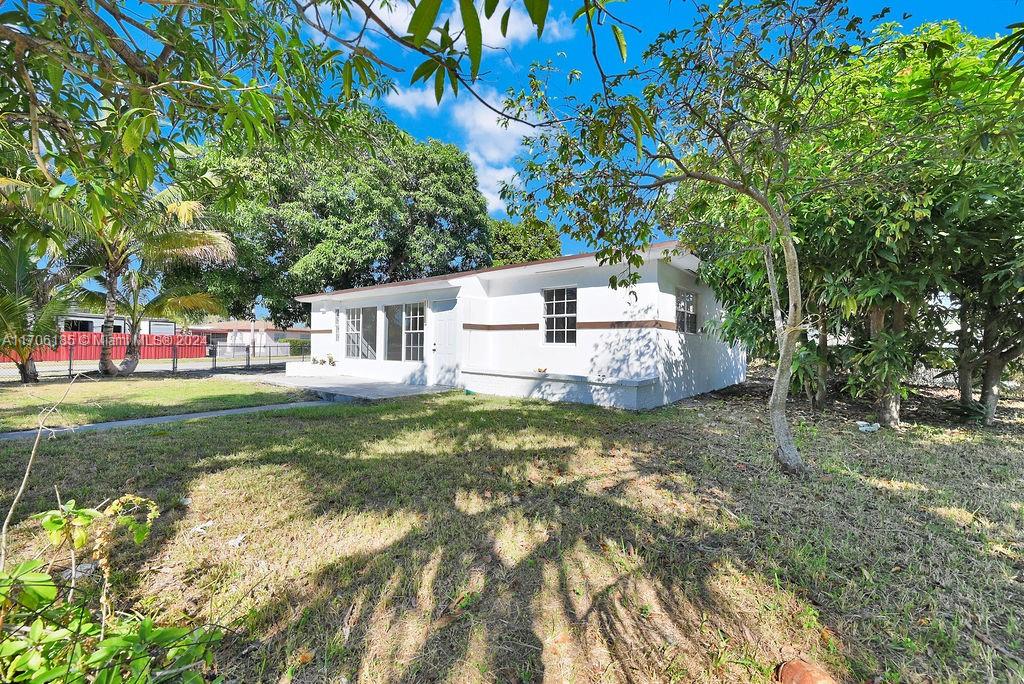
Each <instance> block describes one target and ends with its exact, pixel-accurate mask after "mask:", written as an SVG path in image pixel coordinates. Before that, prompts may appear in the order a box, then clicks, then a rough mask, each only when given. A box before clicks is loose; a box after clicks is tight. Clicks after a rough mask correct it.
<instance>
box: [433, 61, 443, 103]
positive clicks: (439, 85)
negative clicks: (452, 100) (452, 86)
mask: <svg viewBox="0 0 1024 684" xmlns="http://www.w3.org/2000/svg"><path fill="white" fill-rule="evenodd" d="M434 97H435V98H437V104H441V98H442V97H444V69H438V70H437V74H436V75H435V76H434Z"/></svg>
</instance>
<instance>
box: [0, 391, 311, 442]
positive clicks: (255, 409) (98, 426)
mask: <svg viewBox="0 0 1024 684" xmlns="http://www.w3.org/2000/svg"><path fill="white" fill-rule="evenodd" d="M329 405H330V402H328V401H323V400H321V401H293V402H291V403H288V404H269V405H267V406H246V407H243V408H233V409H219V410H217V411H199V412H196V413H178V414H175V415H171V416H152V417H150V418H132V419H130V420H112V421H110V422H107V423H90V424H88V425H79V426H77V427H66V428H52V429H47V430H45V431H44V436H46V437H50V436H54V435H65V434H69V433H75V432H102V431H104V430H114V429H116V428H126V427H138V426H140V425H160V424H161V423H179V422H181V421H183V420H194V419H196V418H217V417H219V416H237V415H242V414H245V413H260V412H263V411H283V410H284V409H293V408H305V407H307V406H329ZM35 436H36V431H35V430H18V431H16V432H0V440H9V439H29V438H34V437H35Z"/></svg>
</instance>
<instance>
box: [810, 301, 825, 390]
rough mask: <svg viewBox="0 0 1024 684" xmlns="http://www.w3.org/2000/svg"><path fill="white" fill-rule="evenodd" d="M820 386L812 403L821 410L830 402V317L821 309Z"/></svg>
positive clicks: (819, 344)
mask: <svg viewBox="0 0 1024 684" xmlns="http://www.w3.org/2000/svg"><path fill="white" fill-rule="evenodd" d="M818 358H819V360H818V383H817V384H818V386H817V388H816V390H815V392H814V401H813V402H812V405H813V407H814V408H815V409H818V410H821V409H823V408H825V406H826V405H827V404H828V396H829V392H828V318H827V312H826V311H825V310H824V309H822V310H821V325H819V326H818Z"/></svg>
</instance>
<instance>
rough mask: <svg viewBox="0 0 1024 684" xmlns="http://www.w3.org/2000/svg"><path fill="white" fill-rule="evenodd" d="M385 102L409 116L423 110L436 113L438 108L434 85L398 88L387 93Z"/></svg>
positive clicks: (427, 112)
mask: <svg viewBox="0 0 1024 684" xmlns="http://www.w3.org/2000/svg"><path fill="white" fill-rule="evenodd" d="M384 102H385V104H387V105H389V106H391V107H394V108H395V109H398V110H399V111H402V112H405V113H406V114H408V115H409V116H416V115H418V114H419V113H420V112H421V111H423V112H424V113H426V114H434V113H436V112H437V110H438V105H437V97H436V96H435V95H434V89H433V87H426V86H424V87H421V88H416V87H412V88H398V89H396V90H393V91H392V92H390V93H388V94H387V95H385V96H384Z"/></svg>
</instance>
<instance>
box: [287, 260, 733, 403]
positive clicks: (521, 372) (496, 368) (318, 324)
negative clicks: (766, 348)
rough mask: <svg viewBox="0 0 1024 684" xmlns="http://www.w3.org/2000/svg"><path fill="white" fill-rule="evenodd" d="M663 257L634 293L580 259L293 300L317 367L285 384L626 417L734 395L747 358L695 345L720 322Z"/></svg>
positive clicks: (706, 299) (713, 345)
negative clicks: (382, 388) (428, 391)
mask: <svg viewBox="0 0 1024 684" xmlns="http://www.w3.org/2000/svg"><path fill="white" fill-rule="evenodd" d="M672 246H673V243H659V244H656V245H653V246H652V247H651V249H650V250H649V251H648V253H647V255H646V259H645V261H644V264H643V266H642V267H641V268H640V269H638V271H639V275H640V281H639V283H638V284H637V285H636V286H635V287H634V288H632V289H631V290H630V289H619V290H614V289H612V288H610V287H609V285H608V281H609V277H610V276H612V275H615V274H620V273H621V272H622V267H621V266H611V265H609V266H601V265H600V264H598V263H597V260H596V259H595V258H594V255H592V254H581V255H577V256H567V257H560V258H557V259H547V260H544V261H537V262H532V263H528V264H520V265H515V266H501V267H495V268H485V269H480V270H477V271H468V272H463V273H452V274H449V275H444V276H436V277H431V278H422V279H419V280H411V281H406V282H397V283H388V284H384V285H376V286H371V287H363V288H354V289H349V290H339V291H335V292H324V293H320V294H312V295H304V296H302V297H297V299H298V300H299V301H301V302H308V303H309V304H310V305H311V308H312V321H311V328H312V357H313V359H314V360H315V361H316V363H314V362H306V363H298V362H293V363H289V364H288V367H287V373H288V374H289V375H295V376H310V375H327V374H333V375H349V376H357V377H362V378H373V379H379V380H384V381H395V382H405V383H413V384H437V385H447V386H452V387H462V388H465V389H467V390H472V391H476V392H483V393H487V394H498V395H504V396H515V397H537V398H541V399H548V400H554V401H572V402H580V403H587V404H598V405H602V406H615V407H620V408H626V409H643V408H651V407H655V406H660V405H663V404H666V403H670V402H673V401H676V400H678V399H682V398H684V397H689V396H692V395H695V394H700V393H702V392H708V391H711V390H715V389H720V388H722V387H726V386H728V385H732V384H735V383H738V382H742V381H743V380H744V378H745V374H746V354H745V352H744V350H743V349H742V348H741V347H739V346H730V345H728V344H725V343H723V342H722V341H721V340H719V339H718V338H717V337H716V336H715V335H714V334H713V333H709V332H706V329H707V323H709V322H710V321H712V320H714V319H717V318H718V316H719V315H720V313H721V309H720V306H719V304H718V302H717V301H716V299H715V297H714V293H713V292H712V291H711V290H710V289H709V288H708V287H706V286H705V285H702V284H700V283H698V282H697V281H696V278H695V271H696V268H697V265H698V261H697V258H696V257H694V256H692V255H689V254H687V255H677V256H672V257H667V258H666V257H664V256H663V255H664V253H665V249H666V248H670V247H672ZM324 361H326V363H323V362H324Z"/></svg>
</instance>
